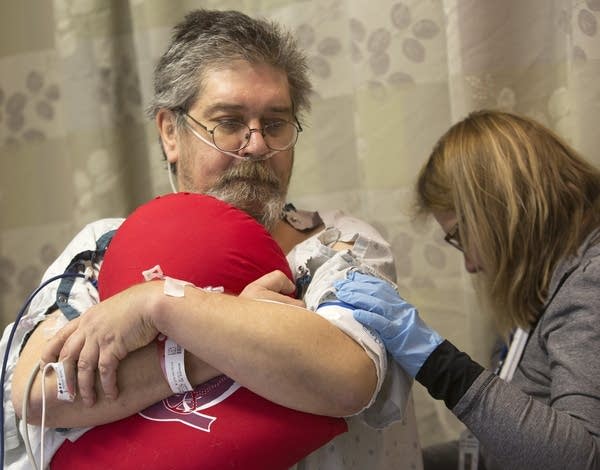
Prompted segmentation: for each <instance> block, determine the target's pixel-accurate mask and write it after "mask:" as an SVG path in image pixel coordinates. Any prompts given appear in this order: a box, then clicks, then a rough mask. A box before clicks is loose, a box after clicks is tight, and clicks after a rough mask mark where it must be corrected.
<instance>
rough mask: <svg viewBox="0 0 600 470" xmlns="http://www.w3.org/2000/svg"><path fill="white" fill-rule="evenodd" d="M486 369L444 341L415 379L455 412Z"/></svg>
mask: <svg viewBox="0 0 600 470" xmlns="http://www.w3.org/2000/svg"><path fill="white" fill-rule="evenodd" d="M483 370H484V368H483V367H482V366H480V365H479V364H478V363H477V362H475V361H473V360H472V359H471V358H470V357H469V355H468V354H465V353H464V352H462V351H459V350H458V349H456V348H455V347H454V345H453V344H452V343H450V342H449V341H447V340H444V341H443V342H442V343H441V344H440V345H439V346H438V347H437V348H436V349H435V350H434V351H433V352H432V353H431V354H430V355H429V357H428V358H427V360H426V361H425V363H424V364H423V366H422V367H421V369H420V370H419V372H418V374H417V376H416V377H415V379H416V380H417V382H419V383H420V384H421V385H423V386H424V387H425V388H426V389H427V391H428V392H429V394H430V395H431V396H432V397H433V398H435V399H437V400H444V402H445V403H446V406H447V407H448V408H449V409H452V408H454V406H455V405H456V404H457V403H458V401H459V400H460V399H461V398H462V396H463V395H464V394H465V392H466V391H467V390H468V389H469V387H470V386H471V385H472V384H473V382H474V381H475V379H476V378H477V377H478V376H479V374H481V373H482V372H483Z"/></svg>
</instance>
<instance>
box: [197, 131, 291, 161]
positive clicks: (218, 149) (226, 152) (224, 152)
mask: <svg viewBox="0 0 600 470" xmlns="http://www.w3.org/2000/svg"><path fill="white" fill-rule="evenodd" d="M186 126H187V128H188V129H189V130H190V132H191V133H192V134H194V136H195V137H196V138H197V139H199V140H201V141H202V142H204V143H205V144H206V145H208V146H209V147H212V148H214V149H215V150H217V151H219V152H221V153H223V154H225V155H227V156H229V157H232V158H236V159H237V160H252V161H256V162H260V161H263V160H267V159H269V158H271V157H272V156H273V155H275V154H276V153H279V152H281V150H271V151H270V152H269V153H266V154H264V155H260V156H258V157H242V156H241V155H238V154H237V153H234V152H228V151H227V150H221V149H220V148H219V147H217V146H216V145H215V144H213V143H212V142H211V141H210V140H208V139H206V138H204V137H202V136H201V135H200V134H199V133H198V132H197V131H196V129H194V128H193V127H192V126H190V125H189V124H186Z"/></svg>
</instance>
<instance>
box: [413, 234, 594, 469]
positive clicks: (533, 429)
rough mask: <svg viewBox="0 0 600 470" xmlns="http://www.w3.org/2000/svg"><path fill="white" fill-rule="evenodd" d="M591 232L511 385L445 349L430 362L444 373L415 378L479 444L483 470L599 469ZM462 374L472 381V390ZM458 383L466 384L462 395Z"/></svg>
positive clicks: (555, 281)
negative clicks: (467, 429) (440, 366)
mask: <svg viewBox="0 0 600 470" xmlns="http://www.w3.org/2000/svg"><path fill="white" fill-rule="evenodd" d="M594 235H598V232H596V233H594V234H592V236H590V237H588V239H587V241H586V242H585V243H584V244H583V245H582V246H581V247H580V249H579V252H578V254H577V256H574V257H571V258H569V259H567V260H565V261H563V262H562V263H561V264H560V265H559V266H558V268H557V269H556V271H555V273H554V275H553V278H552V281H551V284H550V289H549V296H548V300H547V302H546V305H545V306H544V312H543V315H542V316H541V317H540V319H539V321H538V323H537V325H536V326H535V328H534V329H533V331H532V332H531V334H530V336H529V341H528V342H527V345H526V347H525V350H524V352H523V356H522V359H521V361H520V363H519V366H518V369H517V370H516V371H515V374H514V377H513V379H512V381H511V382H510V383H507V382H505V381H504V380H501V379H500V378H498V377H497V376H496V375H494V374H493V373H492V372H490V371H488V370H482V368H481V367H480V366H478V365H477V364H476V363H473V361H471V360H470V358H468V356H466V355H464V354H463V353H460V352H457V350H456V349H454V348H453V347H452V346H451V345H449V344H447V345H444V344H442V347H441V348H440V349H441V354H440V356H441V357H444V356H445V359H444V360H442V361H441V362H440V359H439V358H438V359H437V361H436V360H434V361H432V363H430V364H429V367H438V371H439V365H440V364H442V368H444V369H446V372H445V376H444V377H442V376H440V375H439V374H435V373H434V372H433V369H430V371H429V372H430V373H431V374H435V375H437V377H435V378H434V377H431V376H429V377H428V375H429V374H428V373H427V371H425V372H424V373H423V375H422V376H421V377H420V376H419V375H418V376H417V380H419V378H423V379H424V382H426V383H424V385H425V386H426V387H428V389H429V390H430V392H432V395H434V396H436V397H437V398H443V399H444V400H445V401H446V404H447V405H448V406H449V407H450V408H451V410H452V412H453V413H454V414H455V415H456V416H457V417H458V418H459V419H460V420H461V421H462V422H463V423H464V424H465V425H466V426H467V427H468V428H469V429H470V430H471V432H472V433H473V434H474V435H475V436H476V437H477V438H478V439H479V442H480V444H481V446H482V449H481V452H482V455H483V458H484V461H485V464H486V468H487V469H488V470H492V469H494V470H495V469H506V470H516V469H527V470H535V469H543V470H553V469H556V470H566V469H569V470H570V469H574V470H584V469H600V244H598V243H597V244H592V243H591V240H593V238H594ZM541 255H543V254H541ZM446 343H447V342H446ZM444 349H446V354H444V353H443V350H444ZM452 349H454V351H455V353H452V352H450V353H448V351H450V350H452ZM465 356H466V358H468V359H466V358H465ZM457 358H458V359H457ZM428 362H429V359H428ZM426 364H427V362H426ZM457 366H458V367H457ZM424 367H425V365H424ZM461 371H462V372H461ZM420 374H421V372H420ZM465 375H467V376H468V375H471V377H474V380H473V381H472V383H470V385H469V381H467V382H465V381H464V376H465ZM461 386H462V387H468V388H464V389H465V390H466V391H465V392H464V393H460V388H461ZM436 389H437V390H436ZM457 391H458V392H459V394H458V395H457ZM436 392H437V395H436Z"/></svg>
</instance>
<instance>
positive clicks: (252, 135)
mask: <svg viewBox="0 0 600 470" xmlns="http://www.w3.org/2000/svg"><path fill="white" fill-rule="evenodd" d="M247 136H248V137H247V138H248V145H246V146H245V147H244V148H243V149H242V150H241V154H242V156H243V157H246V158H252V157H255V158H256V157H262V156H263V155H265V154H266V153H268V152H270V151H271V149H269V147H268V146H267V142H266V141H265V137H264V135H263V130H262V129H260V128H253V129H249V130H248V134H247Z"/></svg>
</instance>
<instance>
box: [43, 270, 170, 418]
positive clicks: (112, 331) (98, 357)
mask: <svg viewBox="0 0 600 470" xmlns="http://www.w3.org/2000/svg"><path fill="white" fill-rule="evenodd" d="M156 289H161V291H162V283H158V282H147V283H143V284H139V285H136V286H133V287H131V288H130V289H127V290H125V291H123V292H121V293H119V294H116V295H114V296H113V297H111V298H109V299H106V300H105V301H103V302H101V303H99V304H97V305H94V306H92V307H91V308H90V309H89V310H87V311H86V312H85V314H83V315H82V316H81V317H80V318H78V319H76V320H73V321H71V322H69V323H68V324H67V325H65V326H64V327H63V328H62V329H61V330H59V331H58V333H57V334H56V335H55V336H54V337H53V338H51V339H50V340H49V341H48V343H47V345H46V346H45V347H44V350H43V351H42V358H41V360H42V363H43V364H47V363H49V362H56V361H61V362H63V363H64V366H65V372H66V374H67V382H68V383H75V377H76V378H77V381H76V383H77V390H78V391H79V393H80V395H81V398H82V400H83V402H84V403H85V404H86V405H88V406H92V405H93V404H94V403H95V400H96V393H95V383H96V370H97V371H98V372H99V376H100V383H101V385H102V388H103V390H104V393H105V394H106V396H107V398H111V399H115V398H116V397H117V396H118V394H119V390H118V387H117V368H118V366H119V362H120V361H121V360H123V358H125V356H127V354H128V353H130V352H131V351H134V350H136V349H138V348H141V347H143V346H145V345H147V344H148V343H150V342H151V341H153V340H154V338H156V336H157V334H158V331H157V329H156V328H155V327H154V326H153V324H152V322H151V321H150V318H149V315H148V312H149V303H148V299H149V294H150V292H151V291H152V290H156ZM161 295H162V294H161Z"/></svg>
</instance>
